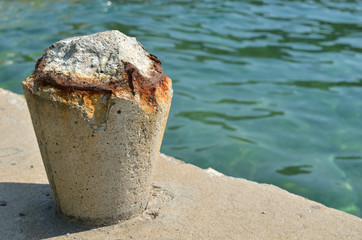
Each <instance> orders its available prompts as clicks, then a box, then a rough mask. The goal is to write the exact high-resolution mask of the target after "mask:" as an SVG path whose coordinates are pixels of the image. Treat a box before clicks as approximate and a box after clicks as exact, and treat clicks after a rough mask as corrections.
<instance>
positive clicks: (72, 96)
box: [22, 31, 172, 226]
mask: <svg viewBox="0 0 362 240" xmlns="http://www.w3.org/2000/svg"><path fill="white" fill-rule="evenodd" d="M160 64H161V63H160V61H159V60H158V59H157V57H155V56H153V55H151V54H148V53H147V52H146V51H145V50H144V48H143V46H142V45H141V44H140V43H138V42H137V41H136V39H135V38H131V37H128V36H126V35H124V34H122V33H121V32H119V31H107V32H101V33H96V34H92V35H88V36H82V37H74V38H69V39H65V40H62V41H59V42H56V43H54V44H53V45H52V46H50V47H49V48H48V49H46V50H45V51H44V54H43V56H42V57H41V58H40V59H39V60H38V61H37V64H36V66H35V71H34V73H33V74H32V75H31V76H30V77H29V78H27V79H25V80H24V81H23V82H22V85H23V89H24V94H25V97H26V100H27V103H28V107H29V111H30V114H31V117H32V122H33V126H34V129H35V133H36V136H37V139H38V144H39V148H40V151H41V154H42V158H43V163H44V166H45V169H46V172H47V176H48V180H49V183H50V186H51V189H52V192H53V197H54V200H55V203H56V206H57V213H58V214H59V215H60V216H61V217H62V218H64V219H66V220H67V221H70V222H73V223H77V224H80V225H90V226H99V225H110V224H115V223H117V222H119V221H122V220H126V219H129V218H132V217H134V216H137V215H138V214H140V213H141V212H142V211H143V210H144V209H145V207H146V205H147V202H148V195H149V191H150V188H151V182H152V166H153V163H154V161H155V160H156V159H157V157H158V155H159V151H160V147H161V142H162V138H163V133H164V130H165V125H166V121H167V117H168V113H169V108H170V104H171V98H172V87H171V80H170V79H169V78H168V77H167V76H166V75H164V74H163V70H162V68H161V66H160Z"/></svg>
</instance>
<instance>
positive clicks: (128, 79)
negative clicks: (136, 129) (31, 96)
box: [27, 46, 171, 112]
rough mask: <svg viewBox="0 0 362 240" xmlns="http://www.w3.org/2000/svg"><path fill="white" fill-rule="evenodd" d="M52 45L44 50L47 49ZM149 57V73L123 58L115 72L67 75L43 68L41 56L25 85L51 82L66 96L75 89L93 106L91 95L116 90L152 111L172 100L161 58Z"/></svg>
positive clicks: (37, 85) (169, 84)
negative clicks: (102, 75) (99, 76)
mask: <svg viewBox="0 0 362 240" xmlns="http://www.w3.org/2000/svg"><path fill="white" fill-rule="evenodd" d="M52 47H53V46H51V47H50V48H48V49H46V50H45V51H44V52H47V51H49V50H50V49H51V48H52ZM148 57H149V58H150V59H151V60H152V62H153V66H152V70H151V76H150V77H145V76H143V75H142V74H141V73H140V71H139V69H138V68H137V67H135V66H134V65H133V64H131V63H129V62H125V61H122V64H120V66H119V67H118V69H117V72H116V74H115V75H113V76H107V78H104V79H90V78H84V77H78V76H70V75H66V74H63V73H60V72H48V71H47V72H44V71H43V69H44V67H45V64H46V63H45V60H44V59H43V57H42V58H40V59H39V60H38V61H37V64H36V69H35V71H34V73H33V74H32V76H31V77H30V79H33V81H27V86H28V87H29V88H30V89H33V90H35V89H36V88H39V87H40V88H42V87H46V86H51V87H53V88H56V89H58V90H60V91H57V93H58V94H59V95H60V96H64V97H65V98H67V97H66V96H71V95H73V94H74V93H77V95H78V94H79V95H82V96H84V103H85V104H86V105H87V106H88V108H89V109H91V108H92V107H91V106H90V105H92V106H93V105H94V101H95V98H94V97H95V95H98V94H106V95H108V94H109V95H110V94H112V93H115V94H117V95H125V96H133V100H138V99H139V103H140V106H141V107H142V108H143V109H144V110H147V111H148V112H152V111H153V110H154V109H156V108H157V107H158V105H159V104H160V103H169V101H170V100H171V94H170V91H171V79H169V78H168V77H167V76H166V75H165V74H164V73H163V70H162V67H161V62H160V61H159V60H158V58H157V57H156V56H154V55H152V54H149V55H148ZM127 93H128V94H127ZM96 98H97V97H96Z"/></svg>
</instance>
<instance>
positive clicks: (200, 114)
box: [175, 108, 284, 131]
mask: <svg viewBox="0 0 362 240" xmlns="http://www.w3.org/2000/svg"><path fill="white" fill-rule="evenodd" d="M253 110H254V111H263V112H268V113H267V114H265V115H258V116H234V115H228V114H224V113H219V112H207V111H188V112H179V113H177V114H176V115H175V116H176V117H184V118H188V119H190V120H193V121H199V122H202V123H205V124H208V125H219V126H221V127H222V128H224V129H226V130H231V131H236V130H237V128H235V127H232V126H230V125H228V124H227V123H226V122H225V121H240V120H255V119H262V118H269V117H274V116H278V115H283V114H284V113H283V112H280V111H272V110H268V109H262V108H254V109H253ZM210 118H219V119H222V120H224V121H215V120H210Z"/></svg>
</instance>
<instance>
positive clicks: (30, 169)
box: [0, 89, 362, 240]
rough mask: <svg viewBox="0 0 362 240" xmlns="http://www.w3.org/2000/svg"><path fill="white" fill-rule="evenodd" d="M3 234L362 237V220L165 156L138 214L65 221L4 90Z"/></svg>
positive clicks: (24, 115) (24, 112) (19, 108)
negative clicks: (86, 223)
mask: <svg viewBox="0 0 362 240" xmlns="http://www.w3.org/2000/svg"><path fill="white" fill-rule="evenodd" d="M0 136H1V138H0V233H1V237H0V238H1V239H14V240H17V239H19V240H22V239H29V240H32V239H54V240H55V239H78V240H92V239H94V240H95V239H97V240H98V239H106V240H107V239H110V240H114V239H120V240H125V239H237V240H240V239H268V240H269V239H277V240H283V239H288V240H290V239H303V240H304V239H308V240H310V239H326V240H333V239H335V240H340V239H353V240H360V239H361V236H362V219H360V218H358V217H355V216H352V215H349V214H347V213H344V212H341V211H338V210H335V209H331V208H328V207H326V206H324V205H322V204H320V203H317V202H314V201H310V200H308V199H305V198H303V197H300V196H297V195H294V194H291V193H288V192H287V191H285V190H282V189H280V188H278V187H275V186H273V185H267V184H259V183H255V182H251V181H247V180H245V179H240V178H231V177H227V176H224V175H222V174H220V173H218V172H216V171H213V170H211V169H209V170H203V169H200V168H198V167H195V166H193V165H190V164H185V163H183V162H181V161H179V160H176V159H174V158H172V157H168V156H166V155H162V154H161V155H160V156H159V157H158V158H157V160H156V161H155V166H154V177H153V185H152V188H151V199H150V201H149V204H148V205H147V208H146V211H144V212H143V213H142V214H141V215H139V216H138V217H135V218H133V219H130V220H127V221H124V222H122V223H119V224H116V225H112V226H105V227H96V228H94V227H82V226H77V225H75V224H70V223H67V222H65V221H63V220H62V219H61V218H60V217H58V216H57V215H56V214H55V209H56V207H55V204H54V200H53V198H52V196H51V190H50V187H49V183H48V180H47V176H46V173H45V170H44V166H43V163H42V159H41V155H40V151H39V148H38V146H37V142H36V137H35V134H34V130H33V127H32V123H31V120H30V116H29V112H28V109H27V106H26V102H25V100H24V97H23V96H20V95H16V94H13V93H10V92H8V91H4V90H2V89H0Z"/></svg>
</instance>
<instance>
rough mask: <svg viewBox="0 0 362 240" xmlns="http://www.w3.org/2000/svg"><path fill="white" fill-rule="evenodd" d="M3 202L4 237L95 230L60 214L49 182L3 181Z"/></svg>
mask: <svg viewBox="0 0 362 240" xmlns="http://www.w3.org/2000/svg"><path fill="white" fill-rule="evenodd" d="M0 203H1V204H0V232H1V235H2V236H1V238H2V239H45V238H51V237H56V236H62V235H65V236H66V235H69V234H72V233H77V232H82V231H88V230H92V229H96V228H95V227H83V226H79V225H74V224H70V223H67V222H65V221H64V220H62V219H61V218H60V217H58V216H57V215H56V213H55V203H54V200H53V197H52V194H51V190H50V187H49V185H48V184H33V183H11V182H3V183H0Z"/></svg>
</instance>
